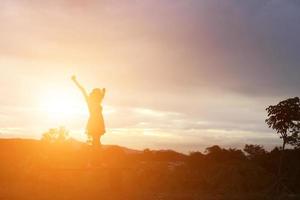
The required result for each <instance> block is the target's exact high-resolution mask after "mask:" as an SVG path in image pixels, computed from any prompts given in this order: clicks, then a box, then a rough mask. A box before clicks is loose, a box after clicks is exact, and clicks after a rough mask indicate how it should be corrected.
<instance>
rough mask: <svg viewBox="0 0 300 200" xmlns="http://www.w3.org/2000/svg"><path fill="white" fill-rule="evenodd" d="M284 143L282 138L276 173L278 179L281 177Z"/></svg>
mask: <svg viewBox="0 0 300 200" xmlns="http://www.w3.org/2000/svg"><path fill="white" fill-rule="evenodd" d="M285 145H286V140H285V139H283V143H282V150H281V155H280V160H279V166H278V174H277V176H278V177H277V178H278V180H280V179H281V171H282V165H283V157H284V150H285Z"/></svg>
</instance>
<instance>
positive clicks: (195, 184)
mask: <svg viewBox="0 0 300 200" xmlns="http://www.w3.org/2000/svg"><path fill="white" fill-rule="evenodd" d="M244 149H247V152H244V151H242V150H240V149H232V148H231V149H230V148H229V149H227V148H222V147H220V146H217V145H215V146H211V147H208V148H207V149H206V151H204V152H199V151H197V152H191V153H189V154H182V153H178V152H175V151H172V150H159V151H157V150H150V149H146V150H144V151H137V150H131V149H127V148H124V147H119V146H109V145H103V146H102V150H101V152H102V153H101V155H100V154H98V157H99V159H98V160H97V161H98V162H99V165H96V166H97V167H90V166H88V163H89V154H90V153H91V151H90V147H89V146H88V145H87V144H85V143H81V142H78V141H75V140H72V139H70V138H68V139H66V140H64V141H63V142H53V143H45V142H43V141H37V140H25V139H23V140H12V139H11V140H7V139H1V140H0V159H1V161H2V162H1V165H0V191H1V192H0V197H1V198H2V199H25V200H26V199H30V200H32V199H45V200H47V199H72V200H77V199H78V200H79V199H91V200H94V199H142V200H144V199H146V200H148V199H149V200H151V199H167V200H173V199H175V200H189V199H190V200H192V199H204V200H205V199H246V200H247V199H249V200H250V199H270V200H271V199H275V198H274V196H273V195H267V193H266V192H267V191H268V190H269V187H270V185H272V184H273V183H274V182H275V181H276V179H277V177H276V174H277V169H278V165H279V163H278V159H279V158H280V156H281V150H279V149H278V148H275V149H273V150H272V151H267V150H265V149H264V148H263V147H262V146H257V145H253V144H249V145H246V146H245V147H244ZM285 151H286V152H285V162H288V163H289V164H288V165H284V166H283V168H282V171H283V172H285V173H282V177H283V179H284V180H285V184H286V186H287V187H289V188H291V190H292V191H293V196H292V195H291V194H288V193H285V192H284V191H282V193H281V194H280V195H278V197H280V199H299V197H300V182H299V180H300V159H299V158H300V150H299V149H297V148H295V149H286V150H285Z"/></svg>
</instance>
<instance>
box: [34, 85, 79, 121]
mask: <svg viewBox="0 0 300 200" xmlns="http://www.w3.org/2000/svg"><path fill="white" fill-rule="evenodd" d="M82 100H83V99H81V98H80V96H79V97H78V95H76V94H73V93H72V92H68V90H63V89H53V90H49V91H47V92H44V93H43V94H41V97H40V100H39V101H40V103H39V104H40V106H39V107H40V110H41V111H42V112H43V113H44V114H45V115H46V117H47V118H48V119H49V120H51V121H52V122H57V123H64V122H66V121H70V120H72V119H74V118H75V117H76V116H77V115H78V114H83V113H85V107H84V103H85V102H84V101H82Z"/></svg>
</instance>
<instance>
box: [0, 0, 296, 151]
mask: <svg viewBox="0 0 300 200" xmlns="http://www.w3.org/2000/svg"><path fill="white" fill-rule="evenodd" d="M0 11H1V12H0V24H1V25H2V27H3V31H2V33H1V35H0V44H1V49H0V70H1V74H0V83H1V85H2V86H1V88H0V92H1V94H4V95H2V96H1V98H0V101H1V109H0V110H1V113H0V138H16V137H18V138H33V139H40V138H41V136H42V134H43V133H44V132H46V131H47V130H48V129H50V128H57V127H59V126H64V127H65V128H66V129H67V130H69V131H70V136H71V137H73V138H74V139H76V140H79V141H86V134H85V126H86V121H87V118H88V110H87V108H86V105H85V102H84V98H83V97H82V95H81V94H80V92H79V91H78V89H77V88H76V87H75V86H74V85H73V83H72V82H71V76H72V75H74V74H75V75H76V76H77V78H78V80H79V81H80V82H81V83H82V85H83V86H84V87H86V88H87V90H88V91H89V92H90V91H91V90H92V89H93V88H106V89H107V93H106V96H105V98H104V100H103V108H104V112H103V114H104V119H105V123H106V127H107V132H106V133H105V134H104V136H103V138H102V143H103V144H104V145H106V144H108V145H119V146H124V147H128V148H133V149H146V148H150V149H173V150H175V151H178V152H185V153H186V152H189V151H196V150H199V151H201V150H203V148H206V147H209V146H212V145H219V146H221V147H226V148H227V147H233V148H234V147H236V148H241V147H243V146H244V145H245V144H259V145H263V146H264V147H265V148H266V149H272V148H274V147H275V146H279V145H280V143H281V141H280V139H279V136H278V135H276V134H275V132H274V131H273V130H271V129H269V128H268V126H267V124H266V123H265V119H266V118H267V112H266V110H265V108H267V107H268V106H269V105H274V104H277V103H278V102H279V101H281V100H284V99H286V98H289V97H294V96H299V90H298V88H297V87H298V85H299V83H300V80H299V78H298V74H299V73H300V68H299V67H298V66H297V64H298V63H299V61H300V58H299V56H298V55H297V52H298V51H299V50H300V43H299V40H298V35H300V26H299V25H298V24H297V21H299V20H300V12H299V11H300V4H298V3H296V2H295V1H274V0H273V1H261V0H253V1H251V2H250V1H241V2H238V1H236V0H229V1H226V2H219V1H217V0H210V1H204V0H187V1H180V0H172V1H171V0H166V1H147V0H141V1H138V2H136V1H130V0H125V1H122V3H120V2H117V1H103V2H102V1H69V0H67V1H63V2H61V1H57V0H54V1H51V2H43V3H41V2H39V1H35V0H32V1H28V2H19V1H17V0H4V1H1V2H0Z"/></svg>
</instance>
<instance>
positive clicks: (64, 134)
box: [41, 127, 69, 143]
mask: <svg viewBox="0 0 300 200" xmlns="http://www.w3.org/2000/svg"><path fill="white" fill-rule="evenodd" d="M68 134H69V132H68V131H67V130H66V129H65V128H64V127H59V128H51V129H49V130H48V131H47V132H45V133H44V134H43V136H42V139H41V140H42V141H45V142H48V143H56V142H64V141H66V140H67V138H68Z"/></svg>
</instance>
